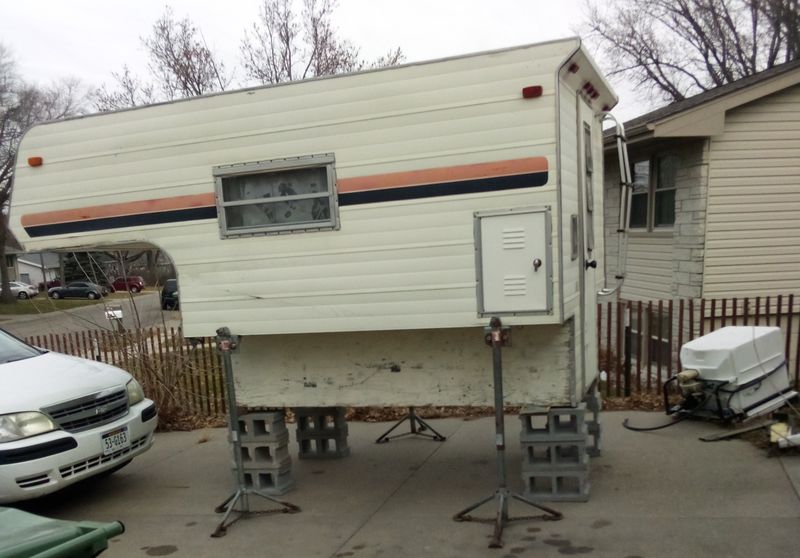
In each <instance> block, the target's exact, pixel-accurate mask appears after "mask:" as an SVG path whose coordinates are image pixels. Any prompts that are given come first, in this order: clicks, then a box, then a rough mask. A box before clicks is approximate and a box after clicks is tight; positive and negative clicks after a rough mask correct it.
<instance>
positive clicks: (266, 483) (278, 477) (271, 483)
mask: <svg viewBox="0 0 800 558" xmlns="http://www.w3.org/2000/svg"><path fill="white" fill-rule="evenodd" d="M234 475H236V471H235V470H234ZM244 483H245V486H247V487H249V488H253V489H254V490H258V491H261V492H264V493H265V494H269V495H271V496H280V495H281V494H286V493H287V492H289V491H290V490H291V489H292V488H294V478H293V477H292V469H291V467H284V468H281V469H274V470H246V471H245V472H244Z"/></svg>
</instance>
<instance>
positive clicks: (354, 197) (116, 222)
mask: <svg viewBox="0 0 800 558" xmlns="http://www.w3.org/2000/svg"><path fill="white" fill-rule="evenodd" d="M547 179H548V172H547V171H540V172H532V173H526V174H517V175H511V176H497V177H491V178H477V179H473V180H459V181H454V182H441V183H435V184H421V185H417V186H404V187H400V188H384V189H379V190H360V191H356V192H347V193H342V194H339V205H341V206H347V205H362V204H367V203H380V202H390V201H401V200H414V199H422V198H434V197H441V196H455V195H460V194H477V193H481V192H496V191H501V190H513V189H516V188H535V187H539V186H544V185H545V184H547ZM216 218H217V208H216V207H214V206H206V207H191V208H187V209H172V210H168V211H154V212H142V213H135V214H131V215H120V216H113V217H100V218H96V219H81V220H80V221H66V222H61V223H50V224H41V225H28V226H26V227H24V228H25V231H26V232H27V233H28V235H29V236H30V237H32V238H36V237H42V236H54V235H59V234H72V233H82V232H91V231H99V230H107V229H121V228H125V227H139V226H144V225H163V224H167V223H180V222H184V221H197V220H201V219H216Z"/></svg>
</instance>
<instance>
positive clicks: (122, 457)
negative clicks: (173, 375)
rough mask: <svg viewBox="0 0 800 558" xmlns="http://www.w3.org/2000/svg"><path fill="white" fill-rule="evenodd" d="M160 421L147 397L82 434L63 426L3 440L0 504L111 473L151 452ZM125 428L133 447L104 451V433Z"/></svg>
mask: <svg viewBox="0 0 800 558" xmlns="http://www.w3.org/2000/svg"><path fill="white" fill-rule="evenodd" d="M157 423H158V420H157V415H156V411H155V404H154V403H153V402H152V401H150V400H149V399H145V400H143V401H141V402H139V403H137V404H136V405H132V406H131V407H130V409H129V411H128V414H127V415H125V416H124V417H122V418H120V419H117V420H115V421H114V422H110V423H108V424H104V425H103V426H100V427H97V428H93V429H91V430H85V431H83V432H77V433H74V434H72V433H68V432H64V431H61V430H57V431H55V432H48V433H47V434H42V435H40V436H33V437H31V438H26V439H24V440H18V441H15V442H6V443H2V444H0V503H7V502H17V501H21V500H29V499H31V498H38V497H39V496H44V495H45V494H50V493H52V492H55V491H57V490H60V489H62V488H64V487H65V486H69V485H70V484H73V483H76V482H78V481H80V480H82V479H85V478H87V477H91V476H93V475H96V474H98V473H102V472H103V471H107V470H109V469H112V468H114V467H116V466H117V465H119V464H121V463H124V462H125V461H128V460H130V459H132V458H133V457H135V456H137V455H139V454H141V453H143V452H145V451H147V450H148V449H150V446H152V445H153V432H154V431H155V429H156V424H157ZM125 427H127V429H128V441H129V442H130V445H129V446H128V447H125V448H123V449H119V450H117V451H115V452H113V453H110V454H108V455H103V443H102V436H103V434H106V433H109V432H114V431H116V430H119V429H121V428H125Z"/></svg>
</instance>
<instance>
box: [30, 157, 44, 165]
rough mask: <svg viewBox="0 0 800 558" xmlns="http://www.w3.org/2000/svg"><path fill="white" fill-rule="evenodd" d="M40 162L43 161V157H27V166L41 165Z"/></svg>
mask: <svg viewBox="0 0 800 558" xmlns="http://www.w3.org/2000/svg"><path fill="white" fill-rule="evenodd" d="M42 163H44V159H42V158H41V157H28V166H30V167H41V166H42Z"/></svg>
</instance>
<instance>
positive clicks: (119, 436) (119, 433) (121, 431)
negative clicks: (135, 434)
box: [102, 426, 131, 455]
mask: <svg viewBox="0 0 800 558" xmlns="http://www.w3.org/2000/svg"><path fill="white" fill-rule="evenodd" d="M102 441H103V455H111V454H112V453H115V452H118V451H119V450H123V449H125V448H128V447H130V445H131V442H130V439H129V438H128V427H127V426H123V427H122V428H117V429H116V430H112V431H111V432H106V433H105V434H103V438H102Z"/></svg>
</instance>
